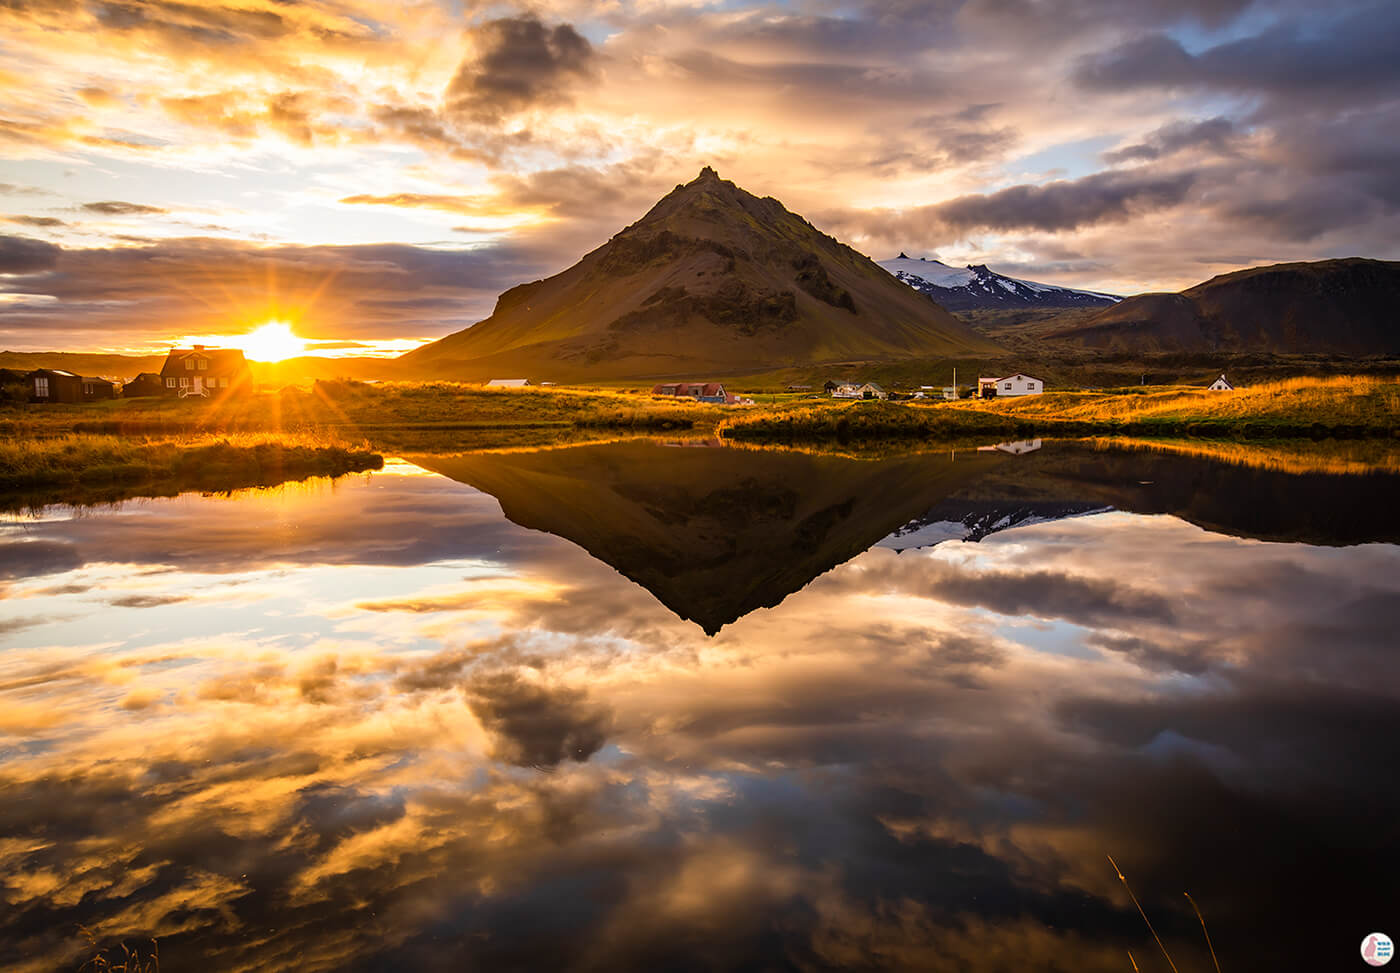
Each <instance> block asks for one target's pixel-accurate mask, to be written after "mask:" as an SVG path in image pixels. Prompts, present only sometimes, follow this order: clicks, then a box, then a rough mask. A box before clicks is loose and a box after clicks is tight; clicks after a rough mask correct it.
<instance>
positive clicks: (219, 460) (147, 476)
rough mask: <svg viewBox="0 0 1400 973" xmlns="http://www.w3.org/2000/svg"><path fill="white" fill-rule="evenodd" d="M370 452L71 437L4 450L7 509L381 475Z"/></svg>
mask: <svg viewBox="0 0 1400 973" xmlns="http://www.w3.org/2000/svg"><path fill="white" fill-rule="evenodd" d="M383 465H384V458H383V456H381V455H380V454H379V453H377V452H374V451H373V450H372V449H370V448H369V447H368V446H367V445H364V444H360V445H349V444H345V443H341V442H336V441H332V440H328V439H318V438H312V437H306V436H286V435H281V434H260V435H243V436H232V437H229V436H203V437H195V438H187V439H161V440H153V439H147V438H141V439H134V438H126V437H119V436H93V435H82V434H76V435H74V434H69V435H62V436H53V437H47V438H28V439H20V440H6V441H3V442H0V506H4V507H14V506H16V505H19V506H32V505H34V503H35V502H36V499H37V500H39V501H40V502H49V503H54V502H62V501H64V500H67V499H71V498H81V497H85V496H89V495H98V496H108V495H111V494H112V493H113V490H114V488H117V489H116V490H115V492H117V493H121V492H124V490H123V489H122V488H131V487H141V488H142V490H144V489H149V488H163V487H167V486H170V485H178V486H181V487H183V488H184V489H191V490H197V489H219V490H227V489H238V488H242V487H248V486H272V485H276V484H278V483H284V482H286V481H288V480H296V479H303V478H305V477H308V476H340V475H342V474H345V473H355V472H363V471H365V470H372V469H380V468H381V467H383Z"/></svg>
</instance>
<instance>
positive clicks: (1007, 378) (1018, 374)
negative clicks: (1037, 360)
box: [977, 372, 1040, 382]
mask: <svg viewBox="0 0 1400 973" xmlns="http://www.w3.org/2000/svg"><path fill="white" fill-rule="evenodd" d="M1013 378H1024V379H1028V380H1029V381H1032V382H1039V381H1040V379H1038V378H1036V377H1035V376H1034V375H1027V374H1026V373H1025V372H1016V373H1015V374H1014V375H1003V376H1002V377H1001V378H979V379H978V380H977V381H978V382H1009V381H1011V380H1012V379H1013Z"/></svg>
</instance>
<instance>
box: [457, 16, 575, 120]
mask: <svg viewBox="0 0 1400 973" xmlns="http://www.w3.org/2000/svg"><path fill="white" fill-rule="evenodd" d="M472 37H473V41H474V43H475V45H476V52H475V54H474V56H472V57H470V58H468V59H467V60H465V61H463V62H462V64H461V66H460V67H459V68H458V69H457V74H456V75H455V76H454V77H453V78H452V81H451V83H450V84H449V85H448V87H447V92H446V97H447V102H448V104H449V106H450V108H451V110H452V111H453V112H455V113H459V114H461V115H463V116H465V117H467V118H470V119H472V120H474V121H477V122H487V123H489V122H498V121H500V120H502V119H504V118H506V117H508V116H510V115H513V114H515V113H517V112H520V111H522V110H524V109H526V108H532V107H535V106H537V105H550V104H558V103H560V102H562V101H566V100H567V99H568V92H569V89H570V87H571V86H572V85H573V84H574V83H576V82H577V81H579V80H580V79H582V78H585V77H587V76H588V75H589V74H590V73H591V72H592V68H593V59H594V57H595V55H594V51H593V45H592V44H590V43H589V42H588V40H587V38H585V37H584V36H583V35H582V34H580V33H579V32H578V31H576V30H574V28H573V27H572V26H571V25H569V24H557V25H555V26H553V27H549V26H546V25H545V24H544V23H542V22H541V21H540V20H539V19H538V18H537V17H535V16H533V15H529V14H524V15H521V16H518V17H503V18H501V19H499V20H491V21H487V22H486V23H484V24H482V25H481V26H479V27H477V28H475V30H473V32H472Z"/></svg>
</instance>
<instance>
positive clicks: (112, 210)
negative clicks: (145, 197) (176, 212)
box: [82, 200, 170, 216]
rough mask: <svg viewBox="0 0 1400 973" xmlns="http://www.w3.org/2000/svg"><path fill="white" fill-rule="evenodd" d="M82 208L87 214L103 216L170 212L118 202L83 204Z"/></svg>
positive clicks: (140, 204)
mask: <svg viewBox="0 0 1400 973" xmlns="http://www.w3.org/2000/svg"><path fill="white" fill-rule="evenodd" d="M82 208H83V209H84V210H86V211H87V212H89V213H100V214H101V215H103V216H153V215H156V214H160V213H168V212H170V211H169V210H168V209H165V208H163V207H160V206H149V205H147V204H145V203H124V202H121V201H120V200H107V201H105V202H100V203H84V204H83V206H82Z"/></svg>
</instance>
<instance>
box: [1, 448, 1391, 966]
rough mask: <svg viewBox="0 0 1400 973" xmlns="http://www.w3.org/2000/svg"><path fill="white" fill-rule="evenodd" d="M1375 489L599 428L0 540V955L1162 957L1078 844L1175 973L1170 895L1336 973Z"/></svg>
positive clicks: (1227, 959) (1367, 810)
mask: <svg viewBox="0 0 1400 973" xmlns="http://www.w3.org/2000/svg"><path fill="white" fill-rule="evenodd" d="M1397 485H1400V477H1396V476H1394V475H1389V474H1380V473H1371V474H1366V475H1341V474H1335V473H1329V472H1301V473H1300V472H1290V471H1288V470H1287V468H1286V464H1285V465H1283V466H1279V465H1277V464H1275V466H1274V468H1265V467H1263V466H1261V465H1259V464H1255V465H1252V466H1250V465H1240V464H1237V463H1224V462H1219V461H1216V460H1212V459H1209V458H1205V457H1199V456H1172V455H1162V454H1158V453H1150V452H1126V451H1105V450H1100V449H1091V448H1087V447H1085V446H1080V445H1072V444H1058V443H1046V444H1043V445H1042V444H1038V443H1036V444H1021V445H1020V446H1018V447H1008V448H1005V449H1001V450H984V451H968V452H958V453H956V454H949V453H940V454H929V455H921V456H902V457H894V458H885V459H879V460H868V459H856V458H847V457H839V456H817V455H811V454H805V453H781V452H761V451H750V450H739V449H721V448H703V447H695V446H666V445H661V444H654V443H626V444H612V445H604V446H584V447H575V448H569V449H561V450H553V451H542V452H534V453H503V454H495V455H489V454H477V455H461V456H412V457H405V458H404V459H401V460H396V461H394V462H391V463H389V464H388V465H387V467H386V468H385V470H384V471H382V472H377V473H373V474H368V475H365V476H361V477H351V478H345V479H342V480H339V481H336V482H334V483H331V482H329V481H311V482H309V483H307V484H302V485H292V486H287V487H284V488H280V489H274V490H261V491H246V492H239V493H234V494H232V495H227V496H199V495H185V496H181V497H178V498H171V499H160V500H144V501H129V502H126V503H123V504H120V505H118V506H114V507H109V508H100V509H81V510H75V509H72V508H49V509H47V510H44V511H41V512H39V513H37V514H35V513H31V514H26V515H22V516H21V515H10V516H8V517H6V518H5V519H4V521H3V522H0V646H3V649H0V903H2V904H3V908H2V909H0V966H4V967H5V968H6V969H15V970H22V971H29V970H34V971H40V970H43V971H47V970H54V969H65V968H73V969H75V968H77V967H78V966H79V965H81V964H82V963H83V962H84V961H85V960H88V959H90V958H92V957H93V955H94V953H95V949H96V948H97V947H100V946H104V945H111V944H114V943H117V942H119V941H121V940H123V939H126V940H128V941H129V942H131V943H133V944H138V941H140V942H145V943H147V944H149V941H150V940H151V939H152V938H154V939H155V940H156V942H157V943H158V946H159V950H160V960H161V969H162V970H164V971H166V973H172V971H183V970H284V969H285V970H490V971H502V970H533V969H549V970H562V969H567V970H609V971H617V970H631V969H646V970H718V969H761V970H835V969H856V970H876V969H931V970H966V971H983V970H988V971H990V970H1052V969H1053V970H1067V971H1068V970H1074V971H1098V970H1105V971H1107V970H1113V971H1124V970H1131V969H1132V968H1133V967H1132V965H1130V960H1129V958H1128V953H1129V952H1131V953H1132V957H1133V959H1132V961H1131V963H1136V964H1137V966H1138V967H1140V968H1141V969H1142V970H1159V969H1160V970H1166V969H1167V968H1168V967H1167V964H1166V960H1165V959H1164V958H1163V956H1162V954H1161V951H1160V950H1158V948H1157V946H1156V944H1155V943H1154V941H1153V939H1152V936H1151V934H1150V933H1149V931H1148V929H1147V927H1146V926H1145V924H1144V922H1143V919H1142V917H1141V916H1140V915H1139V914H1138V912H1137V910H1136V909H1135V908H1134V906H1133V904H1132V902H1131V900H1130V899H1129V898H1128V895H1127V893H1126V891H1125V889H1124V886H1123V884H1122V883H1121V882H1120V881H1119V879H1118V877H1117V875H1116V874H1115V872H1114V870H1113V868H1112V866H1110V865H1109V863H1108V858H1107V856H1108V855H1112V856H1113V858H1114V859H1115V860H1116V862H1117V863H1118V865H1119V866H1120V867H1121V868H1122V870H1123V873H1124V874H1125V876H1126V877H1127V879H1128V881H1129V883H1130V884H1131V886H1132V890H1133V891H1134V892H1135V893H1136V895H1137V897H1138V899H1139V900H1140V901H1141V903H1142V905H1143V907H1144V909H1145V910H1146V912H1147V915H1148V917H1149V918H1150V919H1151V920H1152V922H1153V925H1154V926H1155V928H1156V930H1157V932H1158V933H1159V934H1160V936H1161V938H1162V940H1163V942H1164V944H1165V946H1166V948H1167V949H1168V950H1169V951H1170V953H1171V955H1172V957H1173V959H1174V960H1175V962H1176V965H1177V968H1178V969H1179V970H1181V971H1182V973H1187V971H1190V970H1198V971H1208V970H1212V969H1214V965H1213V963H1212V960H1211V957H1210V955H1209V953H1208V952H1207V949H1206V941H1205V938H1204V936H1203V935H1202V931H1201V925H1200V922H1199V921H1198V920H1197V918H1196V915H1195V913H1194V912H1193V911H1191V906H1190V903H1189V902H1188V901H1187V899H1186V898H1185V897H1184V896H1183V892H1189V893H1190V894H1191V896H1192V897H1193V898H1194V899H1195V901H1196V903H1198V904H1199V906H1200V909H1201V912H1202V913H1203V914H1204V916H1205V920H1206V922H1207V924H1208V926H1209V931H1210V935H1211V939H1212V941H1213V943H1214V946H1215V949H1216V952H1217V953H1218V954H1219V960H1220V966H1221V969H1222V970H1225V971H1227V973H1239V971H1245V970H1344V969H1353V968H1363V967H1362V965H1361V962H1360V957H1359V955H1358V952H1357V950H1358V945H1359V944H1360V942H1361V940H1362V938H1363V937H1364V936H1365V935H1366V934H1367V933H1370V932H1373V931H1382V932H1388V933H1390V934H1391V935H1392V936H1394V935H1397V933H1400V895H1398V894H1397V893H1396V891H1395V889H1396V884H1395V878H1394V874H1393V873H1394V867H1395V861H1396V859H1395V852H1396V849H1397V847H1400V785H1397V774H1396V768H1397V767H1400V760H1397V758H1398V757H1400V708H1397V706H1396V701H1397V696H1400V655H1397V652H1400V639H1398V638H1397V634H1396V633H1397V628H1400V547H1398V546H1397V544H1396V542H1397V541H1400V514H1397V512H1396V507H1397V504H1396V503H1395V500H1396V497H1397V496H1400V491H1397V489H1396V487H1397ZM80 926H81V927H85V928H86V929H87V932H86V933H84V932H82V931H80ZM94 944H95V945H94Z"/></svg>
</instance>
